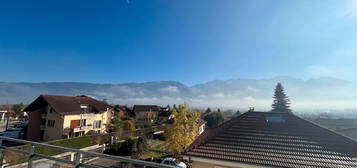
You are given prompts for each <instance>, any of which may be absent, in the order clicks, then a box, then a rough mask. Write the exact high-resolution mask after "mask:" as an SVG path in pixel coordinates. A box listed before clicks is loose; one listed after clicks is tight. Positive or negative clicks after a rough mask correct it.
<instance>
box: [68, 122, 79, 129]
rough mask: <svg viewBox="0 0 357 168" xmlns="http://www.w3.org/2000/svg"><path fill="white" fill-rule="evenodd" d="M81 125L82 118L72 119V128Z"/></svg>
mask: <svg viewBox="0 0 357 168" xmlns="http://www.w3.org/2000/svg"><path fill="white" fill-rule="evenodd" d="M79 126H80V120H71V126H70V128H78V127H79Z"/></svg>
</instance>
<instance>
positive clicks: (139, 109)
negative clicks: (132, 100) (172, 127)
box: [133, 105, 161, 113]
mask: <svg viewBox="0 0 357 168" xmlns="http://www.w3.org/2000/svg"><path fill="white" fill-rule="evenodd" d="M133 111H134V112H135V113H137V112H149V111H156V112H159V111H161V107H160V106H157V105H134V107H133Z"/></svg>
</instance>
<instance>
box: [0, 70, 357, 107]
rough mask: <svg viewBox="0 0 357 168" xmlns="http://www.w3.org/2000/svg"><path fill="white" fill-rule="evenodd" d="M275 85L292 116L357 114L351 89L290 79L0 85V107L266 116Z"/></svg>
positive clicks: (346, 84)
mask: <svg viewBox="0 0 357 168" xmlns="http://www.w3.org/2000/svg"><path fill="white" fill-rule="evenodd" d="M277 82H282V84H283V86H284V88H285V91H286V93H287V95H288V96H289V97H290V100H291V103H292V104H291V106H292V109H293V110H304V109H310V110H313V109H351V108H357V92H356V89H357V84H355V83H353V82H350V81H346V80H341V79H336V78H327V77H323V78H315V79H309V80H302V79H297V78H292V77H275V78H267V79H229V80H216V81H210V82H207V83H202V84H198V85H194V86H190V87H189V86H186V85H184V84H182V83H179V82H174V81H158V82H146V83H124V84H92V83H75V82H63V83H5V82H2V83H0V104H6V103H20V102H23V103H30V102H31V101H32V100H34V99H35V98H36V97H37V96H39V95H40V94H58V95H68V96H73V95H89V96H93V97H95V98H98V99H106V100H107V101H108V102H110V103H113V104H127V105H133V104H158V105H167V104H179V103H183V102H186V103H189V104H190V106H191V107H197V108H201V107H202V108H204V107H208V106H210V107H220V108H234V109H237V108H242V109H244V108H248V107H256V109H258V110H269V109H270V105H271V103H272V95H273V91H274V87H275V85H276V83H277Z"/></svg>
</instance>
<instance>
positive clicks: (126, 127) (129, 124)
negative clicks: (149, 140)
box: [123, 120, 135, 131]
mask: <svg viewBox="0 0 357 168" xmlns="http://www.w3.org/2000/svg"><path fill="white" fill-rule="evenodd" d="M123 129H124V130H127V131H134V130H135V124H134V122H133V121H131V120H125V121H124V122H123Z"/></svg>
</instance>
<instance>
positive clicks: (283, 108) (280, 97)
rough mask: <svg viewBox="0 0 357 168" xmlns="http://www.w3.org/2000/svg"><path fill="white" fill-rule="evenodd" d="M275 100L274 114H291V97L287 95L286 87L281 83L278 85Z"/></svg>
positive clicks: (273, 105)
mask: <svg viewBox="0 0 357 168" xmlns="http://www.w3.org/2000/svg"><path fill="white" fill-rule="evenodd" d="M273 98H274V100H273V104H272V105H271V107H272V110H271V111H272V112H286V113H289V112H291V110H290V100H289V97H288V96H287V95H286V94H285V92H284V87H283V85H281V83H280V82H279V83H278V84H277V85H276V88H275V92H274V97H273Z"/></svg>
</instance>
